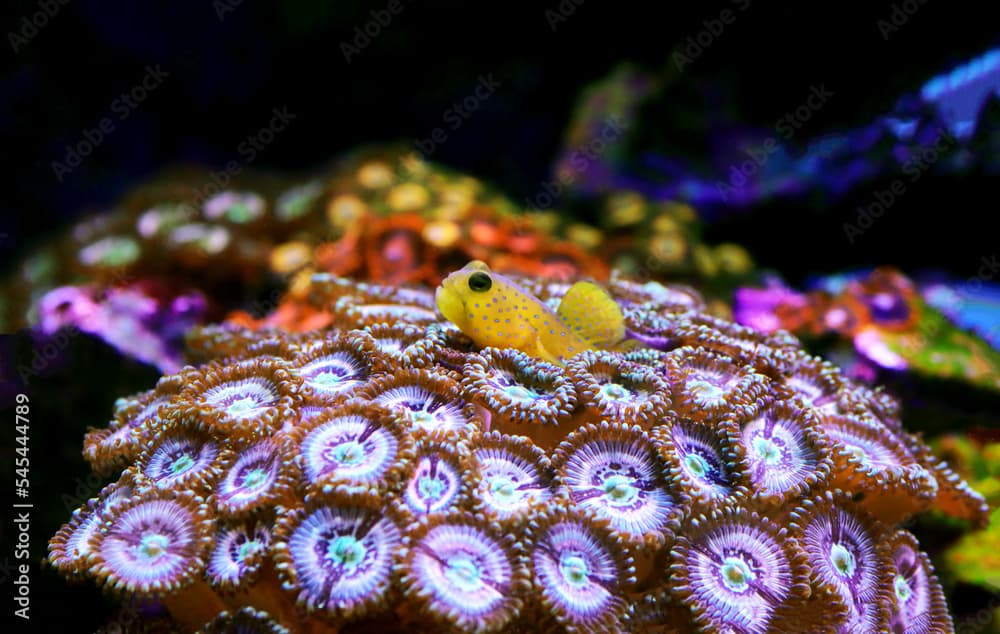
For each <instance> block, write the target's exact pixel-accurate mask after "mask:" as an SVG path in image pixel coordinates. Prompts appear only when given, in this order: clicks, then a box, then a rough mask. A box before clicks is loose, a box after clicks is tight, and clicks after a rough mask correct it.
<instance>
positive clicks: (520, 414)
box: [48, 168, 987, 633]
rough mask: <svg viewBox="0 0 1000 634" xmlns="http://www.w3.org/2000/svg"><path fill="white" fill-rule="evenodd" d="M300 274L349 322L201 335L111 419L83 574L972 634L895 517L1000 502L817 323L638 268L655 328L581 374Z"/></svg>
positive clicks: (77, 557) (83, 535) (310, 609)
mask: <svg viewBox="0 0 1000 634" xmlns="http://www.w3.org/2000/svg"><path fill="white" fill-rule="evenodd" d="M383 176H384V174H382V172H381V171H380V170H379V169H374V168H373V169H371V170H366V171H365V172H364V173H363V174H361V173H359V174H357V175H356V177H357V178H358V179H360V180H363V181H364V182H371V183H375V184H376V186H377V187H383V186H384V185H382V184H381V183H382V178H383ZM396 185H402V183H397V184H396ZM300 193H301V195H302V196H305V195H306V194H308V192H304V193H302V192H300ZM421 196H422V194H420V193H419V192H418V190H417V189H414V188H412V187H409V188H403V189H400V190H396V191H395V193H393V194H392V196H391V200H392V203H391V204H394V205H397V206H401V207H402V208H407V207H409V206H411V205H414V204H418V203H419V201H420V200H421ZM293 202H294V201H292V202H287V204H288V205H291V208H290V209H291V210H292V211H294V209H293V208H294V207H295V205H298V204H301V205H311V204H314V202H309V201H308V200H306V198H303V199H302V200H301V201H299V202H297V203H294V204H293ZM251 203H252V201H251V200H244V201H242V202H238V201H237V202H233V203H232V204H234V205H236V206H237V207H238V206H239V205H241V204H242V205H251ZM341 203H342V204H339V205H338V206H337V207H336V208H335V209H333V210H332V213H333V214H334V215H335V216H337V217H339V216H338V214H341V213H347V211H349V209H348V207H350V205H349V204H348V203H347V202H346V201H341ZM220 204H221V203H220ZM387 204H388V203H387ZM456 204H458V203H456ZM328 211H329V210H328ZM220 213H223V212H220ZM224 213H225V214H238V215H242V214H250V215H252V213H253V212H252V210H246V211H240V210H238V209H237V210H235V211H227V212H224ZM264 221H265V218H264V217H261V218H258V219H256V220H248V222H249V223H251V224H253V223H257V222H264ZM400 231H401V233H400V236H399V241H398V244H396V243H393V244H395V246H392V247H391V249H397V250H398V251H399V253H400V254H401V257H402V256H406V253H407V249H409V248H410V247H412V245H413V234H412V233H411V232H408V231H403V230H402V229H401V230H400ZM476 231H479V232H481V233H483V235H482V236H480V237H481V238H482V239H484V240H486V239H493V238H495V237H496V236H492V237H491V235H486V234H491V233H493V232H495V233H498V235H499V234H502V235H517V236H518V239H524V242H525V244H526V245H530V242H531V241H530V239H529V238H530V237H531V236H530V235H526V234H520V233H517V232H514V233H513V234H512V233H511V229H510V228H509V227H506V228H505V227H500V226H497V225H496V224H491V223H490V222H487V221H486V220H482V221H481V222H480V224H479V225H478V228H477V229H476ZM434 238H435V239H436V240H437V239H440V240H444V239H446V238H447V233H446V232H442V233H441V234H440V235H437V234H435V236H434ZM392 240H395V238H392V239H388V240H387V241H386V242H383V243H380V244H381V245H382V247H386V248H388V247H387V245H389V242H391V241H392ZM380 248H381V247H380ZM401 261H402V260H401ZM402 270H403V269H402V268H400V269H399V271H402ZM303 279H304V280H305V281H304V282H302V281H300V282H296V284H299V285H300V286H301V288H298V289H297V290H296V291H295V292H296V293H299V294H300V295H299V297H301V298H303V300H302V301H303V302H305V303H306V304H308V302H315V306H313V308H314V309H315V310H316V311H317V313H316V314H320V313H323V312H324V311H326V314H327V317H328V319H325V320H319V321H317V322H315V323H314V325H313V327H312V329H302V328H298V327H297V328H296V332H286V331H283V330H282V329H280V328H270V327H269V328H262V329H260V330H256V331H255V330H253V329H251V328H248V327H244V326H240V325H235V324H232V323H230V324H229V325H225V326H211V327H206V328H203V329H200V330H196V331H194V332H192V333H190V335H189V336H188V341H189V342H191V344H192V349H191V360H192V362H191V365H188V366H186V367H184V368H183V369H181V370H180V371H178V372H177V373H175V374H171V375H168V376H166V377H164V378H162V379H161V380H160V381H159V382H158V383H157V385H156V386H155V387H154V388H153V389H151V390H149V391H147V392H143V393H140V394H138V395H135V396H132V397H128V398H125V399H121V400H120V401H119V402H118V403H117V404H116V405H115V409H114V413H113V418H112V422H111V423H110V424H109V425H108V427H107V428H106V429H104V430H91V431H89V432H88V433H87V436H86V440H85V444H84V455H85V456H86V457H87V460H88V461H89V462H90V464H91V465H92V467H93V469H94V470H95V471H97V472H99V473H101V474H106V475H109V476H115V477H116V479H117V481H116V482H114V483H112V484H110V485H108V486H107V487H105V488H104V489H102V490H101V492H100V493H99V494H98V495H97V496H95V497H94V498H92V499H90V500H86V501H84V502H83V503H82V504H80V505H79V508H78V509H77V511H75V512H74V513H73V516H72V517H71V518H70V520H69V521H68V522H67V524H66V525H65V526H63V528H62V529H61V530H60V531H59V532H58V533H57V534H56V535H55V536H54V537H53V538H52V539H51V541H50V544H49V558H48V562H49V565H50V566H51V567H52V568H54V569H55V570H56V571H57V572H58V573H59V574H61V575H63V576H65V577H67V578H71V579H74V580H77V581H81V580H82V581H87V580H90V581H91V582H95V581H96V582H97V583H99V584H101V585H103V586H105V587H106V588H107V589H108V590H109V591H110V592H111V593H112V594H113V595H115V597H116V598H118V599H121V600H123V601H138V602H143V603H144V604H148V605H150V606H151V607H150V609H151V610H156V611H157V613H158V614H162V615H163V619H164V620H166V619H167V618H168V617H169V620H166V622H167V623H169V624H170V625H171V626H174V627H175V628H177V629H182V630H184V631H197V630H203V631H206V632H211V631H232V630H233V628H236V631H241V630H239V628H243V630H245V631H263V632H290V633H306V632H314V631H342V632H350V631H365V630H368V631H414V632H422V631H426V632H430V631H449V632H487V631H495V632H523V631H552V632H567V633H568V632H602V633H603V632H672V631H677V632H687V631H706V632H725V631H734V632H750V633H764V632H770V631H789V632H797V631H808V632H812V631H827V630H829V631H842V632H855V631H856V632H867V631H883V630H886V629H888V628H890V627H893V628H896V629H897V630H900V631H913V632H924V631H926V632H937V631H946V632H947V631H950V629H949V628H950V617H949V616H948V614H947V609H946V607H945V606H944V602H943V594H942V593H941V591H940V584H938V583H937V581H936V578H935V577H934V572H933V569H932V568H931V566H930V560H929V559H927V557H926V555H924V554H923V553H922V552H921V551H920V547H919V545H918V544H917V542H916V540H915V538H914V537H912V535H910V533H907V532H905V531H903V530H902V529H901V528H900V524H902V523H903V522H908V521H910V520H912V519H913V518H914V517H918V516H919V515H920V513H922V512H924V511H926V510H928V509H931V508H933V509H935V510H937V511H939V512H940V513H943V514H946V515H950V516H952V517H953V518H955V519H956V520H957V521H965V522H967V523H969V524H971V525H981V524H982V523H984V522H985V519H986V515H987V509H986V506H985V502H984V500H983V498H982V497H981V496H979V495H978V494H977V493H975V492H974V491H973V490H972V489H971V488H970V487H969V486H968V484H966V483H965V482H964V481H963V480H962V479H961V478H960V477H959V476H958V475H957V474H956V473H955V472H953V471H952V470H951V469H950V468H949V467H948V466H947V464H946V463H944V462H943V461H942V460H941V459H940V458H938V457H936V456H935V455H934V454H933V453H932V452H931V450H930V449H929V448H928V447H927V446H926V445H925V444H924V443H923V441H922V440H921V438H920V437H919V436H917V435H912V434H909V433H907V432H906V431H905V429H904V424H903V421H904V420H905V417H906V412H905V411H901V409H900V407H899V405H898V403H897V402H896V401H895V400H893V399H892V398H890V397H888V396H887V395H886V394H885V393H883V392H881V391H880V390H873V389H870V388H867V387H862V386H859V385H857V384H855V383H853V382H852V381H850V380H848V379H846V378H844V377H843V375H841V374H840V373H839V371H838V370H837V369H836V368H834V367H833V366H830V365H828V364H826V363H824V362H822V361H820V360H818V359H815V358H813V357H810V356H809V355H808V354H806V353H805V352H804V351H803V350H802V349H801V347H800V346H799V344H798V343H797V342H796V341H795V340H794V339H792V338H790V337H788V336H785V335H782V334H770V335H762V334H759V333H755V332H753V331H750V330H749V329H747V328H744V327H741V326H737V325H735V324H731V323H729V322H727V321H725V320H723V319H719V318H717V317H713V316H710V315H707V314H705V313H704V312H703V311H704V306H705V304H704V302H702V301H701V299H700V298H699V297H698V296H697V295H696V294H694V292H693V291H691V290H690V289H688V288H686V287H673V286H664V285H662V284H658V283H656V282H649V281H645V282H642V283H639V282H636V281H632V280H628V279H627V278H624V277H622V276H616V278H615V281H614V283H613V284H612V285H611V294H612V297H613V298H614V300H615V301H616V302H618V304H619V305H620V306H621V308H622V312H623V313H624V314H625V324H626V329H627V331H628V332H629V333H630V334H631V335H632V339H633V340H634V341H633V342H631V343H628V344H627V345H622V346H621V347H620V348H617V347H616V348H615V349H598V350H590V351H587V352H585V353H583V354H580V355H578V356H576V357H572V358H568V359H566V360H565V361H566V362H565V364H564V365H559V364H557V363H552V362H549V361H546V360H543V359H541V358H535V357H533V356H531V355H530V354H528V353H526V352H523V351H521V350H515V349H509V348H496V347H486V348H480V347H479V346H477V345H476V343H475V341H473V340H472V339H471V338H469V337H467V336H465V335H464V334H463V333H462V331H461V330H460V329H459V328H458V327H457V326H456V325H454V324H451V323H448V322H446V321H444V320H442V319H439V318H438V317H437V316H435V321H433V322H431V323H428V321H427V315H426V314H425V313H423V312H421V311H420V310H414V307H416V308H421V310H423V309H426V308H427V306H428V305H429V304H428V302H429V301H430V299H429V298H432V297H433V293H432V291H431V289H429V288H426V287H420V286H406V287H394V286H389V285H373V284H369V283H363V282H354V281H351V280H349V279H346V278H339V277H336V276H333V275H329V274H317V275H315V276H307V277H306V278H303ZM512 279H513V278H512ZM517 283H518V284H519V285H520V286H521V287H522V288H524V289H526V292H530V293H533V294H534V295H535V296H536V297H537V298H538V301H540V302H546V303H547V304H551V305H558V304H559V303H560V301H561V298H562V295H563V294H565V293H566V292H568V289H570V288H573V285H572V284H571V283H569V282H566V281H556V280H549V279H538V278H533V277H530V276H521V277H518V278H517ZM344 298H349V299H346V300H345V299H344ZM341 300H343V302H341ZM338 302H341V303H340V309H338V308H336V305H337V304H338ZM341 309H343V310H341ZM275 310H276V312H277V311H282V310H286V309H285V308H282V307H279V308H277V309H275ZM374 315H377V316H378V319H381V320H385V321H383V322H379V323H374V322H372V320H371V318H372V317H373V316H374ZM264 319H265V320H267V319H270V317H265V318H264ZM301 325H302V323H301V322H300V323H299V324H298V326H301ZM158 622H159V621H158ZM226 628H229V629H228V630H227V629H226Z"/></svg>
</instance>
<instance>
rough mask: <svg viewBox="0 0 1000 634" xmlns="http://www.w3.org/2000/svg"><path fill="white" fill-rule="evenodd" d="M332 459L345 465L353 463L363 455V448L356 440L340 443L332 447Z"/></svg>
mask: <svg viewBox="0 0 1000 634" xmlns="http://www.w3.org/2000/svg"><path fill="white" fill-rule="evenodd" d="M333 457H334V459H335V460H336V461H337V462H339V463H341V464H345V465H355V464H358V463H359V462H361V460H362V459H364V457H365V448H364V446H362V445H361V444H360V443H358V442H357V441H356V440H351V441H348V442H345V443H341V444H339V445H337V446H336V447H334V448H333Z"/></svg>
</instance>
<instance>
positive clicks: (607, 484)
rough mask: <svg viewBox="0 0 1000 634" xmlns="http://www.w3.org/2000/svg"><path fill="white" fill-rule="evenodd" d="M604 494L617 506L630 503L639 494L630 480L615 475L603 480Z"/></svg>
mask: <svg viewBox="0 0 1000 634" xmlns="http://www.w3.org/2000/svg"><path fill="white" fill-rule="evenodd" d="M604 494H605V495H606V496H607V497H608V498H609V499H610V500H611V503H612V504H614V505H616V506H617V505H625V504H628V503H630V502H631V501H632V500H634V499H635V498H636V496H637V495H638V494H639V490H638V489H637V488H635V485H633V484H632V480H631V479H630V478H628V477H626V476H623V475H618V474H615V475H612V476H608V478H607V479H605V480H604Z"/></svg>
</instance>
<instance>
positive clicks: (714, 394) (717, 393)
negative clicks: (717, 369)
mask: <svg viewBox="0 0 1000 634" xmlns="http://www.w3.org/2000/svg"><path fill="white" fill-rule="evenodd" d="M688 389H690V390H691V393H692V394H693V395H694V396H695V397H696V398H697V399H698V400H699V401H701V402H702V403H716V402H718V401H721V400H722V398H723V396H725V392H724V391H723V390H722V388H720V387H719V386H718V385H716V384H715V383H712V382H711V381H706V380H705V379H694V380H692V381H690V382H688Z"/></svg>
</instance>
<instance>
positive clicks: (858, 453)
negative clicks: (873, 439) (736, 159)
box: [844, 443, 868, 464]
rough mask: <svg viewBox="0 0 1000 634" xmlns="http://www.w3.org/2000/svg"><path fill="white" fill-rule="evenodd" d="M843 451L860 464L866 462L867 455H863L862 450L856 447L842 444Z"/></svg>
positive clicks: (863, 451)
mask: <svg viewBox="0 0 1000 634" xmlns="http://www.w3.org/2000/svg"><path fill="white" fill-rule="evenodd" d="M844 451H846V452H847V453H849V454H850V455H851V457H852V458H854V459H855V460H857V461H858V462H860V463H862V464H864V463H867V462H868V454H867V453H865V450H864V449H862V448H861V447H859V446H857V445H851V444H847V443H844Z"/></svg>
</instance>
